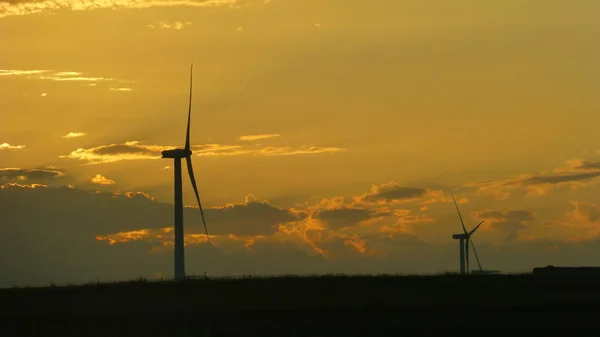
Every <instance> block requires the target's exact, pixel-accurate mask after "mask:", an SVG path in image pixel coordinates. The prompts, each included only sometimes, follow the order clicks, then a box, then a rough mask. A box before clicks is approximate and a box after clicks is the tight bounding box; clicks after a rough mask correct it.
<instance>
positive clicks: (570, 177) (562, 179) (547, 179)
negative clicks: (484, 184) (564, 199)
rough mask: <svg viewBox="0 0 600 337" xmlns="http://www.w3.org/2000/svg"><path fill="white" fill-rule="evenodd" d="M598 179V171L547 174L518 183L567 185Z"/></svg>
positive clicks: (599, 174) (599, 173)
mask: <svg viewBox="0 0 600 337" xmlns="http://www.w3.org/2000/svg"><path fill="white" fill-rule="evenodd" d="M596 177H600V171H598V172H586V173H570V174H549V175H543V176H533V177H531V178H527V179H524V180H522V181H520V182H519V183H520V184H522V185H525V186H527V185H536V184H560V183H568V182H574V181H580V180H587V179H592V178H596Z"/></svg>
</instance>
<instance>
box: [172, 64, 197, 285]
mask: <svg viewBox="0 0 600 337" xmlns="http://www.w3.org/2000/svg"><path fill="white" fill-rule="evenodd" d="M193 69H194V64H193V63H192V66H191V68H190V102H189V108H188V121H187V133H186V136H185V147H184V148H183V149H172V150H165V151H162V153H161V154H162V158H169V159H173V161H174V165H173V172H174V174H175V189H174V192H175V193H174V199H175V207H174V217H175V219H174V220H175V280H177V281H181V280H185V259H184V251H183V247H184V236H183V194H182V183H181V159H183V158H185V161H186V163H187V170H188V173H189V175H190V180H191V182H192V187H193V188H194V193H195V194H196V200H197V201H198V208H199V209H200V215H202V223H203V224H204V230H205V231H206V237H207V238H208V230H207V229H206V221H205V220H204V212H203V211H202V204H201V203H200V196H199V195H198V187H197V186H196V179H195V178H194V170H193V168H192V150H190V119H191V116H192V72H193Z"/></svg>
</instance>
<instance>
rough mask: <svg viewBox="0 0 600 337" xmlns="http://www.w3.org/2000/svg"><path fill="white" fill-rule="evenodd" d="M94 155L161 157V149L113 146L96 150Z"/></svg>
mask: <svg viewBox="0 0 600 337" xmlns="http://www.w3.org/2000/svg"><path fill="white" fill-rule="evenodd" d="M92 152H93V153H95V154H97V155H101V156H102V155H115V154H138V155H146V156H155V157H160V155H161V154H160V152H161V150H160V149H152V148H145V147H140V146H133V145H125V144H113V145H106V146H104V147H98V148H95V149H94V150H93V151H92Z"/></svg>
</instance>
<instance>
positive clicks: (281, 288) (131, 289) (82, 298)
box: [0, 274, 600, 336]
mask: <svg viewBox="0 0 600 337" xmlns="http://www.w3.org/2000/svg"><path fill="white" fill-rule="evenodd" d="M0 301H1V303H2V304H3V305H4V306H5V307H8V308H11V310H10V314H9V316H10V318H11V319H12V320H13V322H18V321H28V322H29V323H28V324H26V325H23V326H21V327H20V328H18V329H26V330H23V331H29V333H30V334H29V335H35V333H34V332H35V331H38V332H39V333H40V335H44V336H49V335H52V336H53V335H60V336H70V335H71V334H70V332H69V331H71V330H72V331H73V333H75V334H73V335H77V336H87V335H90V336H96V335H98V336H109V335H110V336H186V335H187V336H201V335H202V333H203V331H204V330H207V329H209V328H210V332H207V331H204V335H206V336H383V335H390V336H397V335H398V334H401V333H407V332H409V331H412V332H411V334H410V335H411V336H413V335H419V333H425V332H427V331H430V333H436V334H437V333H440V332H449V331H452V329H455V330H456V329H458V330H460V329H464V327H466V326H470V325H475V326H478V327H479V329H482V328H483V329H493V330H494V331H495V332H499V331H502V329H508V330H507V332H506V333H509V332H510V331H513V332H514V329H515V326H517V325H518V326H519V327H521V326H524V325H526V326H530V327H535V328H536V329H538V330H539V329H542V328H544V327H545V328H547V329H548V331H549V333H550V334H548V332H547V333H546V334H545V335H546V336H548V335H552V333H558V332H557V329H558V328H557V326H562V327H568V328H569V329H570V330H569V331H571V336H575V335H577V334H574V333H576V332H577V331H578V330H577V329H588V328H589V329H599V328H600V326H599V325H598V324H597V323H596V321H597V318H595V317H596V316H597V313H598V312H600V277H597V276H586V277H582V276H577V277H574V276H542V275H532V274H519V275H469V276H461V275H437V276H394V275H375V276H368V275H365V276H335V275H327V276H315V277H298V276H285V277H268V278H259V277H246V278H218V279H212V278H210V279H198V280H188V281H185V282H172V281H163V282H149V281H133V282H121V283H110V284H89V285H80V286H68V287H46V288H11V289H1V290H0ZM6 317H8V316H6ZM464 319H467V320H468V321H464ZM461 322H462V323H461ZM553 326H554V328H553ZM461 327H462V328H461ZM32 329H33V330H32ZM36 329H37V330H36ZM53 329H54V330H53ZM56 329H58V330H56ZM64 329H67V330H64ZM68 329H71V330H68ZM510 329H513V330H510ZM519 329H521V328H519ZM34 330H35V331H34ZM509 330H510V331H509ZM32 331H34V332H32ZM81 331H85V333H82V332H81ZM433 331H436V332H433ZM478 331H480V330H478ZM582 331H583V330H582ZM586 331H587V330H586ZM42 332H43V334H41V333H42ZM480 332H481V331H480ZM96 333H97V334H96ZM276 333H277V334H276ZM414 333H416V334H414ZM464 334H468V333H467V332H465V333H463V335H464ZM425 335H428V334H425ZM478 335H481V334H478ZM484 335H486V336H488V335H490V334H489V333H486V334H484ZM592 335H594V334H592ZM561 336H564V331H563V334H561ZM594 336H595V335H594Z"/></svg>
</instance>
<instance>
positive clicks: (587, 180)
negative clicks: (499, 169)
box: [465, 159, 600, 200]
mask: <svg viewBox="0 0 600 337" xmlns="http://www.w3.org/2000/svg"><path fill="white" fill-rule="evenodd" d="M566 164H567V166H565V167H560V168H557V169H555V170H553V171H551V172H542V173H539V174H522V175H519V176H516V177H512V178H508V179H499V180H485V181H476V182H471V183H468V184H465V186H466V187H474V188H476V189H477V194H478V195H490V196H494V197H496V198H497V199H499V200H504V199H507V198H508V197H509V196H510V192H511V191H513V190H518V189H524V190H525V192H526V195H528V196H538V195H545V194H548V193H549V192H550V191H552V190H554V189H556V188H560V187H570V188H571V189H577V188H582V187H587V186H590V185H593V184H596V183H597V182H598V181H600V162H595V161H585V160H581V159H576V160H569V161H567V162H566Z"/></svg>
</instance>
